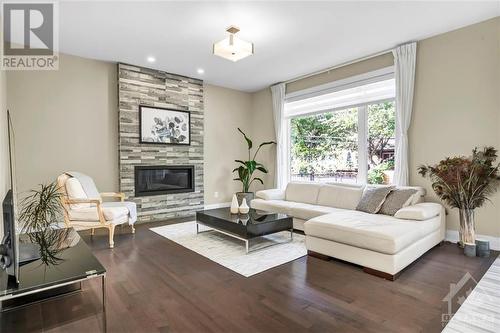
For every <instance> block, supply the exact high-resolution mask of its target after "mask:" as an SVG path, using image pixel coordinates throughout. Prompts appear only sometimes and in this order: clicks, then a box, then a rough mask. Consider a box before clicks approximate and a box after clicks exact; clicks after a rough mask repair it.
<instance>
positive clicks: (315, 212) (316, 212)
mask: <svg viewBox="0 0 500 333" xmlns="http://www.w3.org/2000/svg"><path fill="white" fill-rule="evenodd" d="M337 210H338V208H333V207H327V206H318V205H311V204H306V203H296V204H295V205H293V206H291V207H290V210H289V211H290V213H289V215H291V216H293V217H295V218H298V219H302V220H309V219H312V218H314V217H317V216H321V215H325V214H329V213H332V212H335V211H337Z"/></svg>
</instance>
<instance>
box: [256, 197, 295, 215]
mask: <svg viewBox="0 0 500 333" xmlns="http://www.w3.org/2000/svg"><path fill="white" fill-rule="evenodd" d="M297 204H298V203H297V202H292V201H285V200H264V199H253V200H252V201H250V206H251V207H252V208H254V209H257V210H263V211H266V212H271V213H282V214H288V215H291V211H292V210H291V209H292V207H293V206H295V205H297Z"/></svg>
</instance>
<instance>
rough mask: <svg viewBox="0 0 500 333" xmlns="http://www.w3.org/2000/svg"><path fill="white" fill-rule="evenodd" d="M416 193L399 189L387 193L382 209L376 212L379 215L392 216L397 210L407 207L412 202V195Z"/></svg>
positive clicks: (415, 191)
mask: <svg viewBox="0 0 500 333" xmlns="http://www.w3.org/2000/svg"><path fill="white" fill-rule="evenodd" d="M416 193H417V190H415V189H412V188H408V189H401V188H395V189H393V190H392V191H391V193H389V195H388V196H387V198H385V201H384V203H383V204H382V207H380V210H379V211H378V213H379V214H384V215H391V216H394V214H396V212H397V211H398V210H400V209H401V208H403V207H406V206H409V205H410V204H411V202H412V201H413V195H415V194H416Z"/></svg>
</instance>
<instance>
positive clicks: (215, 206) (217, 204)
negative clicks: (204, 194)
mask: <svg viewBox="0 0 500 333" xmlns="http://www.w3.org/2000/svg"><path fill="white" fill-rule="evenodd" d="M230 206H231V203H230V202H221V203H216V204H211V205H205V209H215V208H224V207H230Z"/></svg>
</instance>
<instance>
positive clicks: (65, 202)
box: [57, 173, 135, 248]
mask: <svg viewBox="0 0 500 333" xmlns="http://www.w3.org/2000/svg"><path fill="white" fill-rule="evenodd" d="M57 184H58V186H59V191H61V194H62V196H61V204H62V206H63V208H64V209H63V213H64V223H65V224H66V227H73V228H75V229H76V230H88V229H91V234H92V235H94V229H96V228H107V229H108V230H109V247H110V248H113V247H114V241H113V237H114V233H115V227H116V226H117V225H122V224H124V223H129V212H128V209H127V208H126V207H106V206H105V205H103V200H102V198H115V199H118V200H119V201H122V202H123V201H124V200H125V194H123V193H115V192H104V193H100V195H101V198H99V199H89V198H87V196H86V194H85V192H84V191H83V188H82V187H81V184H80V182H78V180H77V179H76V178H73V177H71V176H69V175H67V174H65V173H64V174H62V175H60V176H59V177H58V178H57ZM130 227H131V231H132V233H135V228H134V225H133V224H130Z"/></svg>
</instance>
